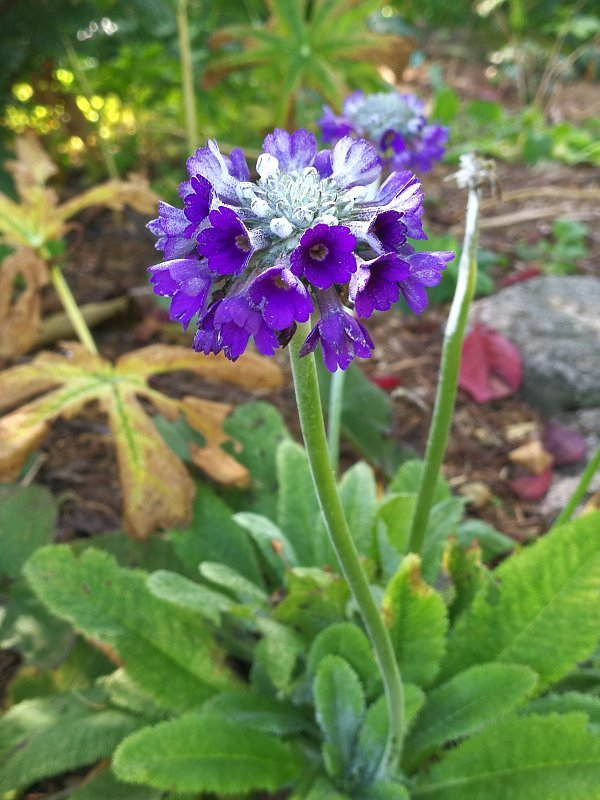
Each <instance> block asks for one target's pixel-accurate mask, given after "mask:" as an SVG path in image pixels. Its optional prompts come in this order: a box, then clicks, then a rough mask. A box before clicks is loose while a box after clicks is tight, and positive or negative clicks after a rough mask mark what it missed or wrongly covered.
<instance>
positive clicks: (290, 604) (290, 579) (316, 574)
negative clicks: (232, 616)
mask: <svg viewBox="0 0 600 800" xmlns="http://www.w3.org/2000/svg"><path fill="white" fill-rule="evenodd" d="M286 588H287V592H286V596H285V597H284V598H283V600H282V601H281V603H279V605H277V606H276V607H275V610H274V611H273V616H274V617H275V619H277V620H279V621H280V622H285V623H287V624H288V625H293V626H294V627H296V628H298V630H299V631H301V632H302V633H303V634H304V635H305V636H307V638H309V639H313V638H314V637H315V636H316V635H317V634H318V633H319V632H320V631H322V630H323V629H324V628H327V626H328V625H332V624H333V623H336V622H341V621H342V620H344V619H345V617H346V606H347V604H348V600H349V599H350V592H349V590H348V587H347V585H346V582H345V581H344V580H343V578H341V577H340V576H339V575H336V574H334V573H331V572H325V571H324V570H321V569H316V568H312V569H310V568H302V567H298V568H296V569H292V570H290V571H289V572H288V573H287V575H286Z"/></svg>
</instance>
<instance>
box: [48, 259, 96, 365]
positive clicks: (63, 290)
mask: <svg viewBox="0 0 600 800" xmlns="http://www.w3.org/2000/svg"><path fill="white" fill-rule="evenodd" d="M50 278H51V280H52V285H53V286H54V288H55V289H56V294H57V295H58V296H59V297H60V301H61V303H62V304H63V308H64V309H65V311H66V313H67V316H68V318H69V320H70V322H71V325H72V326H73V329H74V330H75V333H76V334H77V337H78V338H79V341H80V342H81V343H82V344H83V345H85V347H87V349H88V350H89V351H90V353H94V355H96V354H97V353H98V348H97V347H96V342H95V341H94V339H93V337H92V334H91V333H90V329H89V328H88V326H87V322H86V321H85V319H84V317H83V314H82V313H81V310H80V308H79V306H78V305H77V301H76V300H75V298H74V297H73V293H72V292H71V289H70V288H69V284H68V283H67V282H66V280H65V276H64V275H63V273H62V270H61V268H60V267H59V266H58V265H56V264H54V265H53V266H52V267H50Z"/></svg>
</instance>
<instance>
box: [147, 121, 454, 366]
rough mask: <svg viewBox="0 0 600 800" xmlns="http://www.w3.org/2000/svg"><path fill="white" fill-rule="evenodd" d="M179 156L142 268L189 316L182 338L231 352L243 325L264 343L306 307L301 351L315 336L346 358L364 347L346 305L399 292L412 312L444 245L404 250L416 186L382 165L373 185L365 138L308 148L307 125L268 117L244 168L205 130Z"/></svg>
mask: <svg viewBox="0 0 600 800" xmlns="http://www.w3.org/2000/svg"><path fill="white" fill-rule="evenodd" d="M187 166H188V173H189V178H188V179H187V180H186V181H184V182H183V183H182V184H181V185H180V186H179V196H180V198H181V199H182V201H183V208H176V207H174V206H170V205H168V204H166V203H161V204H160V206H159V216H158V218H157V219H155V220H153V221H152V222H150V223H149V224H148V228H149V229H150V230H151V231H152V233H154V234H155V236H156V237H157V242H156V247H157V249H159V250H162V251H163V253H164V261H162V262H161V263H160V264H157V265H156V266H154V267H150V269H149V271H150V275H151V282H152V284H153V286H154V291H155V292H156V293H157V294H160V295H163V296H167V297H170V298H171V311H170V313H171V318H172V319H175V320H178V321H179V322H180V323H181V324H182V325H183V326H184V327H187V325H188V324H189V323H190V321H191V320H192V319H196V325H197V330H196V335H195V337H194V345H193V346H194V348H195V349H196V350H198V351H199V352H202V353H205V354H207V355H208V354H209V353H219V352H221V351H222V352H223V353H224V354H225V356H227V358H230V359H231V360H234V361H235V359H237V358H238V357H239V356H240V355H241V354H242V353H243V352H244V350H245V349H246V347H247V345H248V342H249V341H250V339H251V338H252V339H253V340H254V344H255V346H256V348H257V349H258V350H259V352H260V353H263V354H264V355H273V354H274V352H275V351H276V350H277V349H278V348H279V347H285V345H286V344H287V343H288V342H289V340H290V338H291V336H292V335H293V334H294V331H295V329H296V326H297V323H299V322H306V321H307V320H308V319H309V317H310V315H311V313H312V312H313V310H314V309H315V308H316V307H318V309H319V312H320V318H319V320H318V321H317V323H316V324H315V326H314V327H313V329H312V331H311V332H310V334H309V335H308V337H307V338H306V341H305V342H304V344H303V346H302V349H301V353H302V354H303V355H306V353H308V352H311V351H312V350H314V349H315V347H316V346H317V345H318V344H320V345H321V348H322V351H323V355H324V360H325V364H326V366H327V368H328V369H330V370H332V371H334V370H335V369H337V368H338V367H339V368H341V369H346V367H347V366H348V365H349V364H350V362H351V361H352V360H353V359H354V358H355V357H357V356H360V357H362V358H368V357H369V356H370V354H371V350H372V349H373V342H372V341H371V339H370V337H369V334H368V333H367V331H366V329H365V328H364V326H363V325H362V323H361V322H360V321H359V320H358V319H357V318H356V317H369V316H370V315H371V314H372V313H373V312H374V311H376V310H379V311H380V310H387V309H388V308H390V306H391V305H392V304H393V303H395V302H396V301H397V300H398V299H399V298H400V296H403V297H404V298H405V299H406V301H407V303H408V305H409V306H410V307H411V308H412V309H413V310H414V311H416V312H417V313H420V312H421V311H422V310H423V308H424V307H425V304H426V302H427V298H426V293H425V288H424V287H425V286H434V285H435V284H436V283H438V282H439V281H440V280H441V271H442V270H443V269H444V267H445V264H446V262H447V261H448V260H449V259H450V258H452V257H453V256H452V253H445V252H442V253H415V251H414V248H413V247H412V246H411V245H410V243H409V242H408V239H423V238H426V237H425V234H424V233H423V229H422V227H421V215H422V212H423V206H422V204H423V192H422V190H421V185H420V183H419V181H418V180H417V178H416V177H415V176H414V175H412V174H411V173H410V172H406V171H404V172H393V173H392V174H391V175H390V176H389V178H388V179H387V180H386V181H385V183H384V184H383V185H382V186H381V187H380V189H379V190H378V191H377V192H376V193H375V197H374V198H373V197H372V191H371V189H370V187H371V185H372V184H373V182H374V181H377V180H378V179H379V178H380V175H381V169H382V163H381V159H380V157H379V155H378V152H377V150H376V148H375V147H374V146H373V145H372V144H370V143H369V142H367V141H365V140H364V139H357V138H355V137H354V136H342V137H341V138H340V139H339V141H337V142H336V143H335V145H334V146H333V148H332V149H331V150H321V151H319V150H318V148H317V141H316V139H315V137H314V135H313V134H312V133H310V132H309V131H306V130H298V131H295V132H294V133H292V134H290V133H288V132H287V131H284V130H281V129H277V130H275V131H274V132H273V133H271V134H269V135H268V136H267V137H266V139H265V141H264V143H263V152H262V153H261V154H260V156H259V158H258V161H257V163H256V172H257V175H258V178H257V180H256V181H251V180H250V172H249V170H248V166H247V164H246V160H245V158H244V155H243V153H242V151H241V150H239V149H235V150H233V151H232V153H231V155H230V157H226V156H224V155H223V154H222V153H221V152H220V150H219V148H218V146H217V145H216V143H215V142H208V144H207V146H206V147H201V148H199V149H198V150H197V151H196V153H195V154H194V155H193V156H192V157H191V158H190V159H189V160H188V164H187ZM342 298H345V300H343V299H342ZM348 298H349V299H348ZM348 302H349V303H350V304H354V311H353V313H352V311H351V310H350V309H349V308H347V307H346V304H347V303H348Z"/></svg>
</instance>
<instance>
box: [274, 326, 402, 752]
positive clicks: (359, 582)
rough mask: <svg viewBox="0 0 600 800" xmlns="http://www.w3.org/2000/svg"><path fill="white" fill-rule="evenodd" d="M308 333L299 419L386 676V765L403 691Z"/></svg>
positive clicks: (329, 524)
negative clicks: (353, 524) (337, 458)
mask: <svg viewBox="0 0 600 800" xmlns="http://www.w3.org/2000/svg"><path fill="white" fill-rule="evenodd" d="M309 331H310V322H305V323H302V324H299V325H298V330H297V331H296V334H295V336H294V337H293V339H292V341H291V342H290V344H289V350H290V362H291V366H292V375H293V378H294V388H295V391H296V402H297V405H298V415H299V417H300V425H301V427H302V435H303V437H304V444H305V445H306V452H307V455H308V461H309V464H310V469H311V473H312V478H313V482H314V485H315V490H316V493H317V497H318V498H319V505H320V506H321V511H322V512H323V517H324V519H325V525H326V528H327V532H328V534H329V539H330V541H331V544H332V546H333V549H334V551H335V554H336V556H337V559H338V561H339V564H340V567H341V570H342V573H343V575H344V577H345V579H346V581H347V583H348V586H349V588H350V591H351V592H352V595H353V597H354V600H355V602H356V604H357V606H358V608H359V610H360V614H361V616H362V618H363V621H364V624H365V628H366V630H367V633H368V635H369V638H370V640H371V644H372V645H373V650H374V651H375V656H376V658H377V661H378V664H379V668H380V670H381V674H382V677H383V684H384V688H385V694H386V698H387V707H388V720H389V729H388V741H387V747H386V753H385V759H384V763H385V764H387V765H395V764H396V763H397V760H398V758H399V755H400V752H401V748H402V739H403V735H404V689H403V686H402V679H401V677H400V670H399V669H398V664H397V662H396V657H395V655H394V650H393V647H392V642H391V640H390V636H389V633H388V631H387V628H386V627H385V625H384V623H383V620H382V618H381V615H380V613H379V609H378V608H377V604H376V602H375V600H374V598H373V594H372V592H371V588H370V586H369V582H368V580H367V577H366V575H365V572H364V570H363V568H362V565H361V563H360V559H359V555H358V552H357V550H356V547H355V545H354V541H353V539H352V536H351V535H350V530H349V528H348V523H347V522H346V518H345V516H344V512H343V509H342V504H341V502H340V496H339V494H338V490H337V483H336V479H335V473H334V471H333V469H332V466H331V461H330V459H329V451H328V447H327V438H326V436H325V423H324V422H323V412H322V410H321V399H320V396H319V384H318V381H317V369H316V366H315V360H314V356H313V355H312V354H310V355H308V356H305V357H303V358H302V359H301V358H300V355H299V351H300V345H301V342H303V341H304V339H305V338H306V336H307V335H308V333H309Z"/></svg>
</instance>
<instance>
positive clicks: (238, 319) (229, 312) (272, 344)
mask: <svg viewBox="0 0 600 800" xmlns="http://www.w3.org/2000/svg"><path fill="white" fill-rule="evenodd" d="M214 325H215V327H216V328H218V330H219V335H220V340H221V344H222V346H223V352H224V353H225V355H226V356H227V358H229V359H231V360H232V361H235V360H236V359H237V358H239V357H240V356H241V355H242V353H243V352H244V350H245V349H246V347H247V345H248V340H249V339H250V336H253V337H254V343H255V345H256V349H257V350H258V352H259V353H262V354H263V355H264V356H272V355H273V353H274V352H275V350H276V349H277V348H278V347H279V342H278V340H277V336H276V335H275V333H274V332H273V330H272V329H271V328H270V327H269V326H268V325H267V324H266V323H265V321H264V319H263V316H262V313H261V311H260V310H259V309H258V308H257V307H256V306H255V305H254V304H253V303H252V301H251V300H250V297H249V296H248V294H247V293H246V292H242V293H240V294H237V295H233V296H231V297H226V298H225V299H224V300H222V301H221V302H220V303H219V305H218V307H217V309H216V311H215V316H214Z"/></svg>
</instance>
